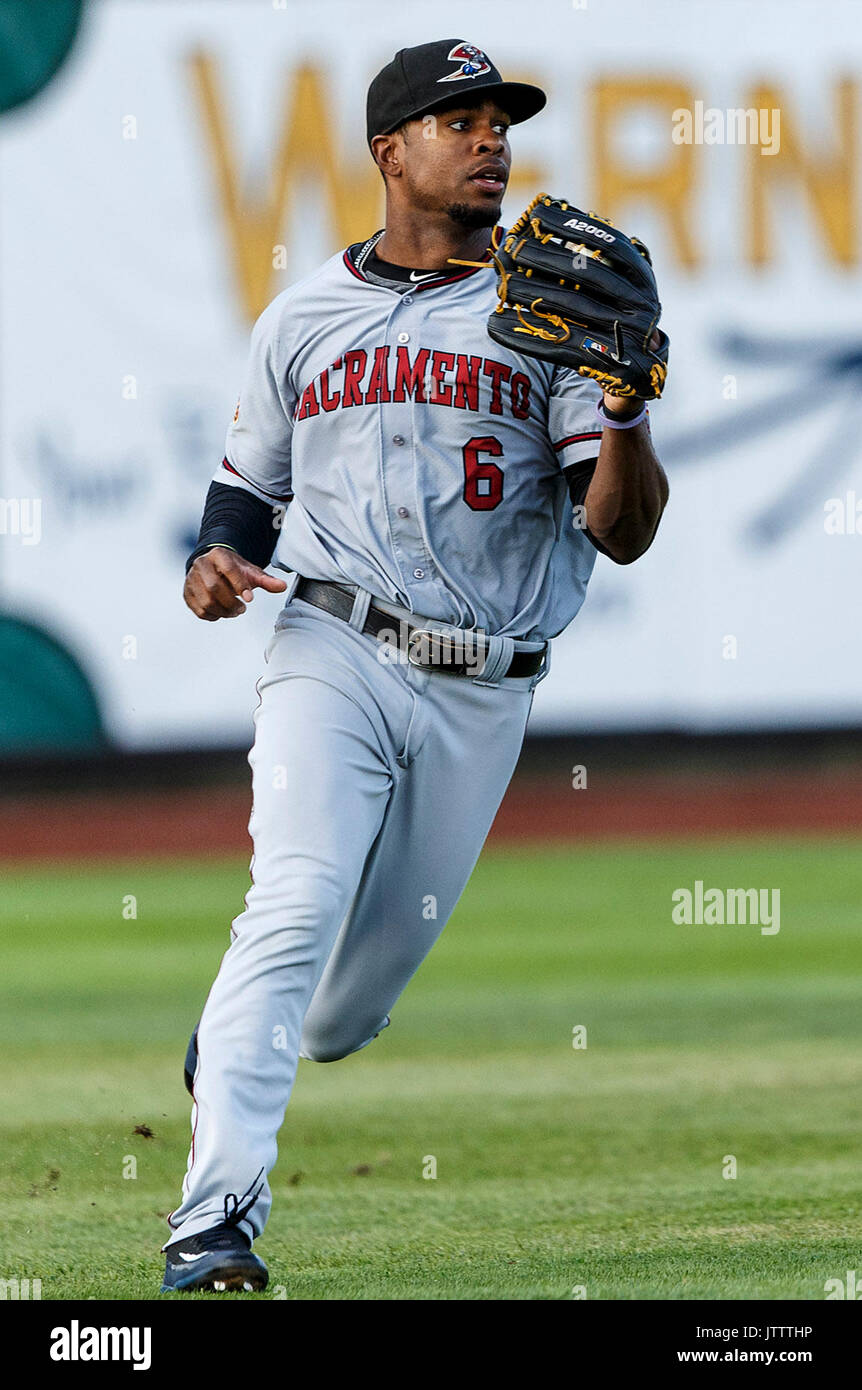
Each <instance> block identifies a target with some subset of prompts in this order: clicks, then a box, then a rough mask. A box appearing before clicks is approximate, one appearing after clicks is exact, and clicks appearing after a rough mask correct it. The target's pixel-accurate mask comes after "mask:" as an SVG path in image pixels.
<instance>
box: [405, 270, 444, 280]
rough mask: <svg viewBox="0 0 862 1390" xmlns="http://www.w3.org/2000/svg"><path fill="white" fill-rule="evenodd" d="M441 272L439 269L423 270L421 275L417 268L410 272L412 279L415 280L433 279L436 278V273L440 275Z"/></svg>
mask: <svg viewBox="0 0 862 1390" xmlns="http://www.w3.org/2000/svg"><path fill="white" fill-rule="evenodd" d="M439 274H440V272H439V270H423V272H422V274H421V275H417V274H416V271H415V270H411V272H410V279H411V280H413V281H416V280H433V279H434V276H435V275H439Z"/></svg>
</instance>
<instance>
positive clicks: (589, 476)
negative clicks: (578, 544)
mask: <svg viewBox="0 0 862 1390" xmlns="http://www.w3.org/2000/svg"><path fill="white" fill-rule="evenodd" d="M597 463H598V459H597V458H596V459H583V460H582V462H581V463H573V464H572V465H571V467H569V468H564V469H563V477H564V478H565V480H566V482H567V483H568V485H569V496H570V497H571V499H572V506H573V507H582V506H583V505H584V498H585V497H586V495H587V488H588V487H589V485H590V483H591V482H592V481H593V474H594V473H595V471H596V464H597ZM583 529H584V534H585V535H586V537H587V540H588V541H590V542H591V543H592V544H593V545H594V546H595V548H596V550H599V551H601V553H602V555H607V556H608V558H609V559H611V560H612V559H613V558H614V557H613V555H611V553H610V551H609V550H606V549H605V547H604V546H603V545H602V543H601V541H598V540H596V538H595V536H594V535H593V533H592V531H591V530H590V528H589V527H588V526H585V527H584V528H583Z"/></svg>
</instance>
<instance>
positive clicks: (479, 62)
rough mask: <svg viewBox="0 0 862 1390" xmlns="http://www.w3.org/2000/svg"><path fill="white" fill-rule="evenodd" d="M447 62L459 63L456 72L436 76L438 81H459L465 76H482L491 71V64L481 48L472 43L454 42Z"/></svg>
mask: <svg viewBox="0 0 862 1390" xmlns="http://www.w3.org/2000/svg"><path fill="white" fill-rule="evenodd" d="M448 62H450V63H460V67H459V68H458V70H457V72H450V73H447V74H446V76H445V77H438V78H437V81H438V82H461V81H463V79H464V78H465V77H484V75H485V73H486V72H490V71H491V64H490V63H489V62H488V59H487V58H486V57H485V55H484V53H483V52H482V50H481V48H476V47H474V45H473V44H472V43H458V44H456V45H455V47H454V48H453V49H451V50H450V52H449V56H448Z"/></svg>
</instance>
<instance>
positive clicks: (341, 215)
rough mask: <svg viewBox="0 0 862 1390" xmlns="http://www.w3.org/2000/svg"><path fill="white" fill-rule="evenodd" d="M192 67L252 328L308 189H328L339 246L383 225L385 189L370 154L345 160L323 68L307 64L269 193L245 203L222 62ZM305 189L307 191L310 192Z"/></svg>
mask: <svg viewBox="0 0 862 1390" xmlns="http://www.w3.org/2000/svg"><path fill="white" fill-rule="evenodd" d="M189 67H190V70H191V75H192V79H193V83H194V87H195V91H196V95H197V99H198V102H199V104H200V110H201V115H202V119H203V126H204V130H205V132H206V135H207V138H208V140H209V147H210V154H211V156H212V160H213V165H214V171H215V175H216V181H217V185H218V191H219V196H220V200H221V208H222V212H223V214H224V219H225V224H226V231H227V238H228V243H229V246H230V251H231V256H232V259H233V266H234V274H235V277H236V281H237V287H238V291H239V297H240V303H241V306H242V311H243V313H244V314H245V316H246V317H247V318H248V319H249V321H251V322H253V321H254V320H255V319H256V318H257V317H258V315H259V314H260V313H261V312H262V311H263V310H264V309H265V308H266V306H267V304H268V303H269V301H270V300H271V299H272V298H273V296H274V295H275V294H276V293H277V290H278V282H277V280H276V279H275V277H274V275H273V264H272V259H273V258H272V248H273V246H274V244H275V243H276V242H279V241H281V240H283V234H285V233H286V230H287V226H288V219H289V215H290V208H291V200H292V198H294V197H298V196H299V190H300V188H302V191H303V194H304V196H308V193H307V189H308V187H309V186H318V187H320V188H321V189H322V192H323V196H324V199H325V203H326V208H327V211H328V213H329V220H330V226H331V228H332V237H333V243H332V245H331V247H330V249H329V252H328V253H327V254H331V253H332V252H334V251H336V250H337V249H338V247H339V246H347V245H349V244H350V243H351V242H354V241H363V240H364V239H365V238H366V237H367V236H370V234H371V233H372V232H373V231H374V230H375V229H376V228H377V227H379V226H380V223H381V220H382V218H381V206H382V195H383V182H382V180H381V178H380V175H379V173H378V171H377V169H376V167H375V165H374V163H373V161H372V159H371V156H370V154H368V153H367V152H366V155H365V159H364V160H362V161H361V162H359V161H356V160H351V161H348V160H343V161H342V160H339V159H338V158H337V157H336V152H335V138H334V132H333V122H332V116H331V112H332V109H333V104H332V102H331V101H330V100H329V99H328V94H327V90H326V84H325V80H324V78H323V75H322V73H321V71H320V69H319V68H315V67H311V66H308V65H304V66H302V67H299V68H297V69H296V71H295V72H294V73H293V81H292V82H288V83H287V87H286V96H285V104H284V112H283V115H282V119H281V123H280V129H279V132H278V147H277V152H276V154H275V158H274V160H273V165H272V172H271V176H270V178H269V179H268V180H267V183H266V191H262V190H257V191H256V192H255V193H253V194H250V195H246V196H245V197H243V194H242V188H243V186H244V184H245V182H246V181H245V180H244V179H243V178H242V177H241V175H240V171H239V167H238V161H237V155H236V151H235V149H234V145H233V142H232V140H231V137H230V133H229V127H230V122H229V119H228V117H227V114H226V109H225V100H224V96H223V93H222V90H221V85H220V83H219V78H218V63H217V61H216V59H215V58H214V57H213V56H212V55H211V54H209V53H205V52H197V53H194V54H193V55H192V56H191V58H190V60H189ZM303 184H304V185H305V187H304V188H303V187H302V186H303Z"/></svg>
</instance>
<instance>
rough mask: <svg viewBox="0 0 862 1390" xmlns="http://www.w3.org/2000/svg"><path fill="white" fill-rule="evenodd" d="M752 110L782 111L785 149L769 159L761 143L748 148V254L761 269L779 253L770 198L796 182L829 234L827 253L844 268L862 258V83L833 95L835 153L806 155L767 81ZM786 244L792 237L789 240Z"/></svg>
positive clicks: (847, 84)
mask: <svg viewBox="0 0 862 1390" xmlns="http://www.w3.org/2000/svg"><path fill="white" fill-rule="evenodd" d="M746 105H747V106H752V107H755V108H756V109H757V110H759V111H769V112H770V113H771V112H773V111H778V112H780V119H781V124H780V132H781V137H780V145H779V148H778V152H777V153H776V154H774V155H769V156H767V157H764V156H762V155H761V153H760V149H759V147H758V146H757V145H749V146H747V148H746V152H745V153H746V165H747V175H748V192H749V205H750V208H751V221H750V223H749V227H748V254H749V257H750V259H751V261H752V262H753V263H754V264H755V265H764V264H766V263H767V262H768V261H771V260H772V258H773V255H774V249H773V247H774V243H773V237H772V235H771V232H772V219H771V217H770V214H769V203H770V196H771V194H772V193H773V192H774V190H775V189H776V187H777V186H778V185H780V184H785V185H786V184H796V185H797V186H800V187H801V189H802V192H803V194H804V196H805V198H806V200H807V202H808V204H809V206H810V208H811V212H812V215H813V217H814V219H815V222H816V223H817V225H818V226H819V228H820V229H821V230H822V232H823V243H822V245H823V251H824V253H825V254H826V255H827V256H829V257H830V258H831V259H832V260H834V261H836V262H837V263H838V264H839V265H846V266H850V265H856V264H857V262H858V259H859V251H858V242H857V236H858V233H857V225H856V168H857V159H858V154H857V148H858V142H857V84H856V83H855V82H854V81H853V80H852V79H851V78H843V79H841V80H840V81H839V82H838V83H837V84H836V86H835V88H834V92H833V119H832V125H833V126H834V129H835V140H834V144H833V148H832V150H831V152H829V153H827V152H826V151H824V150H823V149H818V150H813V151H812V150H809V151H806V150H805V149H804V148H803V146H802V142H801V140H800V138H799V133H798V127H797V125H795V124H794V122H793V120H792V118H791V115H790V111H789V109H788V105H787V102H786V100H784V99H783V98H782V95H781V92H780V91H779V90H778V89H777V88H775V87H771V86H769V85H768V83H763V84H762V85H761V86H759V87H756V88H755V89H754V90H753V91H752V92H751V94H750V96H749V98H748V101H747V102H746ZM785 240H786V239H785Z"/></svg>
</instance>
